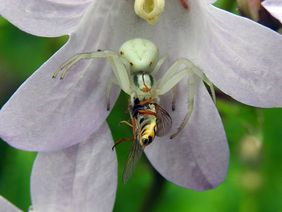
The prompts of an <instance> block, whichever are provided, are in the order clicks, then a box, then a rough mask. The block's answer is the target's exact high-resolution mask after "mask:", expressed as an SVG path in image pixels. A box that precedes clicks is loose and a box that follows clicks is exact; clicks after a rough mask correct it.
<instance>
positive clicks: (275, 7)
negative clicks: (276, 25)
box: [261, 0, 282, 24]
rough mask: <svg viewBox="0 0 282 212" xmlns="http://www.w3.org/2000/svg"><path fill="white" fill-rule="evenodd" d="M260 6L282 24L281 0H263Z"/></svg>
mask: <svg viewBox="0 0 282 212" xmlns="http://www.w3.org/2000/svg"><path fill="white" fill-rule="evenodd" d="M261 4H262V6H263V7H264V8H265V9H267V10H268V12H270V14H271V15H272V16H273V17H275V18H276V19H277V20H279V21H280V23H281V24H282V1H281V0H265V1H263V2H262V3H261Z"/></svg>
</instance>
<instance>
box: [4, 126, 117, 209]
mask: <svg viewBox="0 0 282 212" xmlns="http://www.w3.org/2000/svg"><path fill="white" fill-rule="evenodd" d="M111 139H112V137H111V133H110V131H109V129H108V127H107V125H106V124H103V125H102V126H101V127H100V129H98V130H97V131H96V132H95V133H93V134H92V135H89V138H88V139H87V140H86V141H85V142H82V143H80V144H78V145H75V146H73V147H69V148H66V149H64V150H59V151H56V152H50V153H39V154H38V156H37V158H36V160H35V163H34V165H33V170H32V176H31V200H32V206H31V207H30V208H31V209H32V210H30V212H42V211H44V212H54V211H60V212H72V211H83V212H84V211H111V210H112V208H113V205H114V200H115V192H116V186H117V174H116V173H117V162H116V155H115V153H114V152H113V151H112V149H111V147H112V143H111V142H109V141H111ZM95 141H99V142H95ZM8 206H10V209H9V208H8ZM12 208H14V207H12V205H10V204H7V202H5V201H4V199H1V198H0V211H1V212H2V211H3V212H4V211H5V212H14V211H15V212H16V211H19V210H16V208H15V209H14V210H12Z"/></svg>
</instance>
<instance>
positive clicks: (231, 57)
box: [0, 0, 282, 210]
mask: <svg viewBox="0 0 282 212" xmlns="http://www.w3.org/2000/svg"><path fill="white" fill-rule="evenodd" d="M208 2H210V1H209V0H206V1H200V0H189V10H187V9H184V8H183V7H182V5H181V4H180V3H179V0H169V1H166V6H165V10H164V13H163V14H162V15H161V16H160V18H159V21H158V23H157V24H156V25H155V26H150V25H148V24H147V23H146V22H144V21H143V20H142V19H140V18H139V17H137V16H136V15H135V13H134V10H133V1H131V0H130V1H128V0H103V1H98V0H96V1H95V0H84V1H82V0H80V1H78V0H71V1H62V0H52V1H43V0H29V1H25V2H22V1H18V0H0V14H1V15H3V16H4V17H5V18H7V19H8V20H9V21H10V22H12V23H13V24H15V25H16V26H18V27H19V28H20V29H22V30H24V31H27V32H29V33H32V34H35V35H39V36H50V37H53V36H54V37H55V36H60V35H65V34H68V35H70V39H69V41H68V42H67V43H66V44H65V45H64V46H63V47H62V48H61V49H60V50H59V51H58V52H57V53H56V54H55V55H54V56H53V57H51V58H50V59H49V60H48V61H47V62H46V63H44V64H43V65H42V66H41V67H40V68H39V70H37V71H36V72H35V73H34V74H33V75H32V76H31V77H30V78H29V79H28V80H27V81H26V82H25V83H24V84H23V85H22V86H21V87H20V89H19V90H18V91H17V92H16V93H15V94H14V95H13V96H12V97H11V99H10V100H9V101H8V102H7V103H6V105H4V107H3V108H2V109H1V112H0V135H1V137H2V138H3V139H4V140H5V141H6V142H7V143H9V144H10V145H12V146H14V147H16V148H20V149H24V150H29V151H40V152H50V151H63V153H40V154H39V159H38V160H37V162H36V163H35V169H34V170H33V176H36V172H35V170H36V167H37V168H38V170H39V171H38V172H37V173H38V175H41V174H40V173H43V174H42V175H41V177H42V178H40V177H38V178H37V179H39V180H34V178H33V179H32V184H33V185H34V186H33V187H32V189H33V191H35V190H37V189H39V190H40V189H42V188H48V187H50V192H57V193H58V196H60V197H61V196H62V195H63V194H66V193H67V192H69V188H68V186H70V188H75V185H76V184H75V183H74V182H75V181H72V180H69V181H67V180H66V181H64V182H66V184H62V185H61V184H60V183H64V182H57V181H56V179H55V178H54V179H53V178H52V179H50V178H48V179H46V178H44V177H43V176H44V175H46V174H47V173H45V172H44V171H45V169H46V167H48V169H50V170H56V171H62V172H63V173H62V175H63V176H64V177H66V178H71V179H76V178H77V177H76V176H75V177H73V176H72V175H71V174H69V172H68V171H66V172H64V170H60V168H59V167H64V166H70V168H72V165H71V164H68V162H67V161H68V160H67V156H69V157H75V156H72V153H71V152H72V151H75V150H76V149H80V148H82V147H81V145H84V144H83V143H82V144H79V143H81V142H87V140H89V138H90V137H91V135H93V134H95V132H97V130H98V129H100V128H101V126H102V125H103V124H104V122H105V119H106V117H107V116H108V113H109V112H108V111H107V110H106V99H105V90H106V84H107V81H108V79H109V77H111V76H112V72H111V71H110V66H109V65H108V64H107V63H106V61H104V60H98V59H97V60H90V61H89V60H88V61H83V62H80V63H79V64H77V65H76V66H74V67H73V68H72V70H71V71H70V73H69V74H68V75H67V77H66V78H65V79H64V80H63V81H60V80H52V79H51V74H52V72H53V71H55V70H56V69H57V68H58V66H59V65H61V64H62V63H63V62H64V61H65V60H67V59H68V58H70V57H71V56H73V55H74V54H77V53H82V52H90V51H96V50H97V49H111V50H115V51H116V50H118V49H119V47H120V45H121V44H122V43H123V42H124V41H127V40H129V39H132V38H136V37H140V38H146V39H149V40H152V41H153V42H154V43H155V44H156V45H157V46H158V47H159V49H160V53H161V54H168V55H169V60H168V61H167V62H166V64H165V65H164V67H163V71H165V70H166V68H167V67H168V66H169V65H171V64H172V62H173V61H174V60H175V59H177V58H179V57H186V58H188V59H190V60H191V61H192V62H193V63H194V64H195V65H196V66H198V67H200V68H201V69H202V70H203V71H204V72H205V73H206V75H207V76H208V78H209V79H210V80H211V81H212V82H213V83H214V84H215V85H216V86H217V87H218V88H219V89H221V90H222V91H224V92H225V93H226V94H228V95H230V96H232V97H233V98H235V99H236V100H238V101H241V102H243V103H245V104H249V105H253V106H258V107H278V106H281V105H282V92H281V91H282V83H281V82H282V72H281V70H282V65H281V55H282V49H281V48H278V46H279V45H281V43H282V37H281V36H280V35H279V34H277V33H276V32H273V31H271V30H269V29H267V28H265V27H263V26H260V25H258V24H256V23H254V22H252V21H250V20H248V19H245V18H242V17H238V16H235V15H232V14H230V13H228V12H225V11H223V10H220V9H218V8H215V7H214V6H212V5H210V4H209V3H208ZM185 86H186V85H185V83H182V85H181V86H178V92H177V94H178V96H177V99H176V100H177V101H176V110H175V111H174V112H171V109H170V108H171V99H170V94H167V95H166V96H165V97H163V98H162V99H161V103H160V104H161V105H162V106H163V107H164V108H165V109H166V110H167V111H169V112H170V114H171V116H172V120H173V123H174V124H173V125H174V129H173V130H175V128H176V127H178V126H179V124H180V122H181V121H182V118H183V117H184V115H185V114H186V110H187V102H186V98H183V96H184V97H185V95H186V92H185V91H186V89H185ZM196 90H197V92H196V96H195V104H194V111H193V113H192V116H191V118H190V120H189V123H188V124H187V126H186V127H185V128H184V129H183V130H182V132H181V134H179V135H178V136H177V137H176V138H175V140H174V141H171V140H170V139H169V137H165V138H160V139H156V140H155V141H154V142H153V143H152V144H151V145H150V146H148V147H147V148H146V149H145V152H146V155H147V157H148V158H149V160H150V161H151V163H152V165H153V166H154V167H155V168H156V169H157V170H158V171H159V172H160V174H161V175H163V176H164V177H165V178H166V179H168V180H170V181H172V182H174V183H175V184H178V185H181V186H184V187H188V188H192V189H196V190H204V189H208V188H212V187H215V186H217V185H218V184H219V183H221V182H222V181H223V180H224V177H225V175H226V169H227V166H228V157H229V152H228V146H227V143H226V137H225V133H224V129H223V126H222V123H221V120H220V117H219V114H218V112H217V110H216V108H215V105H214V103H213V101H212V100H211V98H210V96H209V94H208V92H207V90H206V88H205V86H204V85H203V83H202V82H198V83H197V86H196ZM116 91H117V92H116V94H115V95H113V98H112V99H111V100H112V103H113V102H114V101H115V99H116V97H117V94H118V92H119V91H118V90H116ZM122 111H124V110H122ZM102 128H106V127H105V126H103V127H102ZM104 131H107V129H103V132H104ZM98 132H99V131H98ZM98 132H97V133H98ZM105 136H106V135H105ZM91 138H92V137H91ZM91 140H92V142H93V143H91V144H90V143H89V144H88V142H90V141H88V142H87V143H85V145H93V151H94V152H95V154H93V157H94V158H95V159H94V158H93V159H92V160H94V161H96V162H97V164H94V165H95V169H98V170H97V172H95V173H94V172H92V170H91V169H94V168H93V167H94V165H93V166H85V167H84V168H85V176H84V175H83V172H82V173H81V174H79V176H78V177H81V178H83V180H84V181H83V182H85V185H89V186H90V185H91V184H92V183H93V182H92V181H93V180H95V179H99V178H100V177H101V176H106V177H108V176H111V177H112V176H115V177H116V171H115V168H116V167H112V169H111V170H110V169H106V167H105V166H107V165H105V164H104V163H103V159H100V158H99V157H98V156H97V154H96V153H97V152H96V151H101V153H100V154H102V155H103V154H106V155H107V154H108V156H105V158H107V157H112V160H111V162H109V161H108V164H111V163H112V164H116V159H115V158H114V157H115V156H113V155H114V153H110V146H111V145H112V139H110V138H109V139H100V138H99V137H98V136H93V138H92V139H91ZM101 140H102V141H101ZM104 140H105V141H104ZM103 142H104V143H107V144H104V145H105V146H104V147H103V148H102V147H100V148H98V147H96V145H97V146H99V145H103V144H101V143H103ZM72 145H75V146H74V147H71V149H74V150H72V151H69V150H62V149H64V148H68V147H70V146H72ZM96 148H97V150H96ZM86 149H87V148H86ZM106 149H107V150H106ZM68 151H69V152H68ZM85 151H87V150H85ZM105 151H108V153H106V152H105ZM49 154H50V155H52V157H54V158H55V159H54V161H61V163H62V164H56V163H55V162H52V160H53V159H52V160H51V159H50V160H51V161H49V158H48V155H49ZM81 154H82V155H81V157H89V156H87V154H85V153H84V151H83V150H82V152H81ZM83 154H85V156H83ZM110 154H113V155H111V156H110ZM53 155H54V156H53ZM56 157H58V158H59V159H56ZM96 157H97V159H96ZM40 160H42V162H40ZM100 162H101V163H100ZM66 164H67V165H66ZM80 164H81V163H80ZM112 166H114V165H112ZM104 168H105V169H104ZM89 173H92V176H93V177H92V178H91V177H90V178H88V176H86V175H88V174H89ZM50 177H51V176H50ZM47 180H48V181H47ZM97 182H100V181H99V180H97ZM45 183H46V184H45ZM72 183H74V184H73V185H72ZM115 183H116V182H115ZM53 184H54V185H53ZM69 184H71V185H69ZM58 185H59V186H58ZM41 186H43V187H41ZM44 186H46V187H44ZM52 186H55V187H56V188H53V187H52ZM64 186H66V187H67V188H68V189H67V190H63V189H62V188H64ZM72 186H73V187H72ZM111 186H112V187H111V188H110V189H111V190H107V186H106V185H104V184H103V183H101V185H98V184H97V187H91V189H93V190H89V192H94V193H95V194H94V193H93V195H101V194H103V195H106V196H108V202H109V203H108V204H112V203H113V201H114V195H111V194H112V193H110V192H115V186H116V185H115V184H113V182H112V184H111ZM56 189H58V190H56ZM60 189H62V190H60ZM100 189H101V190H100ZM44 190H45V189H42V191H44ZM54 190H55V191H54ZM75 191H76V190H75ZM78 191H80V188H78ZM50 196H52V195H50ZM54 196H56V195H54ZM75 198H79V197H78V196H75ZM91 198H92V196H91V195H90V196H87V197H86V200H88V201H92V199H91ZM69 200H70V199H67V200H65V202H66V203H68V202H71V201H69ZM71 200H72V201H73V199H71ZM54 201H55V202H56V201H57V199H45V200H38V201H37V203H38V204H39V205H47V206H48V207H49V206H50V205H52V204H53V202H54ZM58 201H59V200H58ZM60 201H61V200H60ZM75 201H78V203H81V201H79V199H78V200H75ZM89 204H90V203H89ZM93 204H94V203H93ZM95 204H99V201H98V203H95ZM101 204H104V203H101ZM33 205H34V206H35V207H36V203H35V202H34V200H33ZM101 207H103V206H101ZM105 210H106V209H105ZM108 210H110V209H109V208H108Z"/></svg>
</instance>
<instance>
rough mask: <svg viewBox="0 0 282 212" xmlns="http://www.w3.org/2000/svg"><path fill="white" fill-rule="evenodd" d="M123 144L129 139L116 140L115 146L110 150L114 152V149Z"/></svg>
mask: <svg viewBox="0 0 282 212" xmlns="http://www.w3.org/2000/svg"><path fill="white" fill-rule="evenodd" d="M124 142H130V138H120V139H118V140H117V141H116V142H115V144H114V145H113V147H112V150H113V151H114V149H115V148H116V146H117V145H119V144H121V143H124Z"/></svg>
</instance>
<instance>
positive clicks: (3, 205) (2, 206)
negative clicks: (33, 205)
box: [0, 196, 22, 212]
mask: <svg viewBox="0 0 282 212" xmlns="http://www.w3.org/2000/svg"><path fill="white" fill-rule="evenodd" d="M0 211H3V212H21V211H22V210H20V209H18V208H17V207H16V206H14V205H13V204H12V203H10V202H9V201H8V200H6V199H5V198H4V197H2V196H0Z"/></svg>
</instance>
